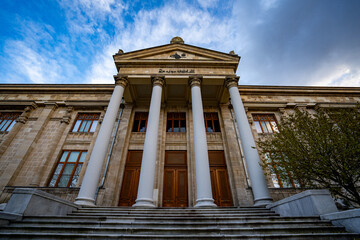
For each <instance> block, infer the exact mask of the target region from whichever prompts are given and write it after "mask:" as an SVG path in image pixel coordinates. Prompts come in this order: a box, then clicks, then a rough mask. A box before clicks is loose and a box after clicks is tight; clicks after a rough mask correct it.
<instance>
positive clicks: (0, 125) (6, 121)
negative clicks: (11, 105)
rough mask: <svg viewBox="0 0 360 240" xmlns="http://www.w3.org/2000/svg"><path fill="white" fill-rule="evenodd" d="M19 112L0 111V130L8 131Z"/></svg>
mask: <svg viewBox="0 0 360 240" xmlns="http://www.w3.org/2000/svg"><path fill="white" fill-rule="evenodd" d="M19 116H20V113H0V132H9V131H10V130H11V128H12V127H13V126H14V125H15V123H16V122H15V120H16V119H17V118H18V117H19Z"/></svg>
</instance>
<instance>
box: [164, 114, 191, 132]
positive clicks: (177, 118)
mask: <svg viewBox="0 0 360 240" xmlns="http://www.w3.org/2000/svg"><path fill="white" fill-rule="evenodd" d="M169 121H171V131H168V130H169V126H168V123H169ZM181 121H185V126H184V127H185V131H181V128H182V127H181ZM176 122H177V126H175V125H176V124H175V123H176ZM175 128H178V129H179V130H178V131H177V132H176V131H175ZM166 132H172V133H185V132H186V113H185V112H168V113H167V118H166Z"/></svg>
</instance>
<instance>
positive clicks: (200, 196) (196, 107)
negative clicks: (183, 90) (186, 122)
mask: <svg viewBox="0 0 360 240" xmlns="http://www.w3.org/2000/svg"><path fill="white" fill-rule="evenodd" d="M189 84H190V87H191V99H192V100H191V101H192V113H193V126H194V151H195V170H196V204H195V207H216V204H215V203H214V199H213V196H212V190H211V178H210V167H209V155H208V149H207V141H206V132H205V123H204V110H203V106H202V99H201V90H200V85H201V78H199V77H193V78H190V80H189Z"/></svg>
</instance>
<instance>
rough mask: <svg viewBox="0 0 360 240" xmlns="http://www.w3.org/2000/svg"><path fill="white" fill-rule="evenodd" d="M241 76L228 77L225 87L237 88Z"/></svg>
mask: <svg viewBox="0 0 360 240" xmlns="http://www.w3.org/2000/svg"><path fill="white" fill-rule="evenodd" d="M239 79H240V77H239V76H228V77H226V79H225V87H227V88H228V89H229V88H231V87H237V86H238V83H239Z"/></svg>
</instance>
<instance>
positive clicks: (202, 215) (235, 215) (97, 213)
mask: <svg viewBox="0 0 360 240" xmlns="http://www.w3.org/2000/svg"><path fill="white" fill-rule="evenodd" d="M68 215H69V216H107V217H109V216H114V217H127V216H128V217H142V216H149V215H151V216H152V217H161V218H171V217H183V218H196V217H202V218H208V217H228V216H229V217H247V216H279V214H277V213H274V212H263V213H252V212H248V213H231V214H216V213H215V214H212V213H205V214H200V213H199V214H198V213H191V214H186V213H184V214H181V213H168V214H144V213H131V214H126V213H116V212H114V213H113V212H94V213H91V212H72V213H69V214H68Z"/></svg>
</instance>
